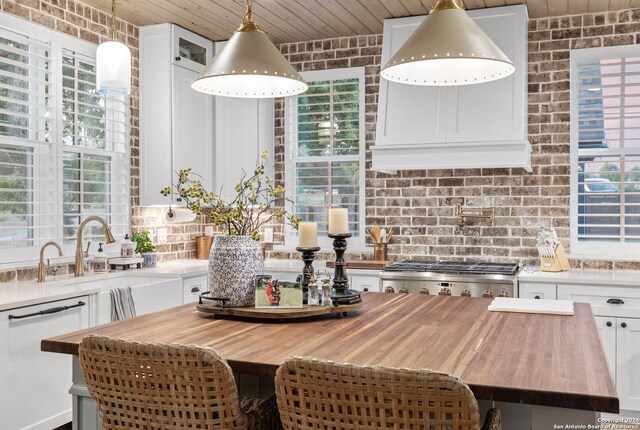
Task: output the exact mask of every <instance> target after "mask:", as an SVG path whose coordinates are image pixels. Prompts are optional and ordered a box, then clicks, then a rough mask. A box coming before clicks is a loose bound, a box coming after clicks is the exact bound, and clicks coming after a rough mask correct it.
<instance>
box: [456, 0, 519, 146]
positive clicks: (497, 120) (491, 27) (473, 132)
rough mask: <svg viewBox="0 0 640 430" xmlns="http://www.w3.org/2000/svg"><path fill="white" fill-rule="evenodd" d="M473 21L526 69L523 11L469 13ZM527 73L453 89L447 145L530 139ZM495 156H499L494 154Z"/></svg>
mask: <svg viewBox="0 0 640 430" xmlns="http://www.w3.org/2000/svg"><path fill="white" fill-rule="evenodd" d="M469 16H471V17H472V18H473V21H474V22H475V23H476V24H478V26H479V27H480V28H481V29H482V30H483V31H484V32H485V33H486V34H487V36H489V37H490V38H491V40H493V41H494V42H495V44H496V45H498V47H499V48H500V49H501V50H502V52H504V53H505V54H506V55H507V57H509V59H510V60H511V61H512V62H513V63H514V64H515V65H516V67H518V65H520V64H525V65H526V58H527V39H526V37H527V33H526V31H520V30H521V29H526V28H527V20H526V15H525V13H524V11H523V9H518V8H505V9H503V10H500V9H496V8H491V9H484V10H474V11H470V12H469ZM526 77H527V70H526V69H525V70H519V69H516V72H515V73H513V74H512V75H511V76H508V77H506V78H502V79H498V80H496V81H493V82H486V83H482V84H476V85H463V86H457V87H451V88H450V89H449V93H448V94H449V103H448V104H447V109H448V114H447V118H448V121H447V142H478V141H484V142H493V141H505V140H506V141H523V140H525V139H526V136H527V130H526V127H527V120H526V115H527V110H526V109H523V107H526V97H527V79H526ZM494 156H496V154H495V153H494Z"/></svg>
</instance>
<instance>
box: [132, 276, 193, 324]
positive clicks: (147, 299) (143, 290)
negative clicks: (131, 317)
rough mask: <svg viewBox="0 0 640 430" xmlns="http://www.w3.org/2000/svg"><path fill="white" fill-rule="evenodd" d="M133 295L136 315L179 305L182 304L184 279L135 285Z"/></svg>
mask: <svg viewBox="0 0 640 430" xmlns="http://www.w3.org/2000/svg"><path fill="white" fill-rule="evenodd" d="M131 295H132V296H133V302H134V303H135V306H136V315H144V314H148V313H150V312H156V311H161V310H163V309H167V308H171V307H174V306H178V305H181V304H182V279H167V280H166V281H161V282H152V283H149V284H142V285H135V286H132V287H131Z"/></svg>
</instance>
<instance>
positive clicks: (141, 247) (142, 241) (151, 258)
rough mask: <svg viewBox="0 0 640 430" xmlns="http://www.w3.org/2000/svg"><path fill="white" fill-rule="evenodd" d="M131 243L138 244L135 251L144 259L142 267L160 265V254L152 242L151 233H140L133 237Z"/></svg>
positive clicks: (143, 231)
mask: <svg viewBox="0 0 640 430" xmlns="http://www.w3.org/2000/svg"><path fill="white" fill-rule="evenodd" d="M131 241H132V242H135V243H136V248H135V250H134V251H133V252H134V253H135V254H140V255H141V256H142V258H143V260H144V261H143V262H142V265H143V266H147V267H155V265H156V264H157V263H158V253H157V252H156V247H155V246H154V245H153V242H151V237H150V233H149V232H148V231H147V230H142V231H138V232H136V233H133V234H132V235H131Z"/></svg>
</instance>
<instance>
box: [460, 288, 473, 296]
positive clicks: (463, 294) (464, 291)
mask: <svg viewBox="0 0 640 430" xmlns="http://www.w3.org/2000/svg"><path fill="white" fill-rule="evenodd" d="M460 297H471V291H469V290H467V289H466V288H465V289H464V290H463V291H462V292H461V293H460Z"/></svg>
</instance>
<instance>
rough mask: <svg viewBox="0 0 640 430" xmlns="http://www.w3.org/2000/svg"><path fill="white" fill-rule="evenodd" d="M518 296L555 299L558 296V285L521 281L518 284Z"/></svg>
mask: <svg viewBox="0 0 640 430" xmlns="http://www.w3.org/2000/svg"><path fill="white" fill-rule="evenodd" d="M518 297H520V298H523V299H545V300H555V299H556V298H557V293H556V285H555V284H538V283H536V282H520V283H519V284H518Z"/></svg>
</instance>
